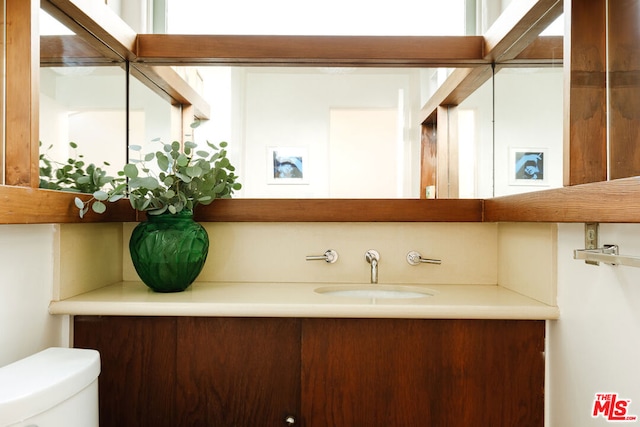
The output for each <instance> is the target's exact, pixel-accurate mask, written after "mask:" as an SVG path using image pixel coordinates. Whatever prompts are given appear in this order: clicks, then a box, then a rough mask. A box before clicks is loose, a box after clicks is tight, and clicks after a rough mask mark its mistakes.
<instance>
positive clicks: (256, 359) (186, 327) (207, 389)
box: [176, 317, 300, 427]
mask: <svg viewBox="0 0 640 427" xmlns="http://www.w3.org/2000/svg"><path fill="white" fill-rule="evenodd" d="M176 357H177V377H178V388H177V396H176V397H177V399H176V402H177V405H178V407H179V408H180V417H179V419H178V420H177V421H178V422H177V423H176V426H207V427H209V426H246V427H254V426H280V425H282V426H284V425H286V423H285V418H286V417H287V416H294V417H295V418H299V415H298V414H299V413H300V320H299V319H293V318H287V319H272V318H267V319H264V318H207V317H201V318H193V317H187V318H180V319H179V320H178V351H177V355H176ZM296 425H298V424H296Z"/></svg>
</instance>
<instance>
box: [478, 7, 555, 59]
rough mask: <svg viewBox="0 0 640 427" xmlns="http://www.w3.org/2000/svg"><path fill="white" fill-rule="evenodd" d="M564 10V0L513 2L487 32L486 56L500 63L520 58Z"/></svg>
mask: <svg viewBox="0 0 640 427" xmlns="http://www.w3.org/2000/svg"><path fill="white" fill-rule="evenodd" d="M562 11H563V0H520V1H515V2H511V3H510V4H509V6H507V8H506V9H505V11H504V12H503V13H502V14H500V16H499V17H498V19H497V20H496V22H494V24H493V25H492V26H491V28H489V29H488V30H487V32H486V33H485V34H484V39H485V56H484V59H486V60H488V61H490V62H494V63H500V62H503V61H508V60H511V59H514V58H516V57H517V56H518V55H519V54H520V53H521V52H522V51H523V50H524V49H525V48H526V47H527V46H529V45H530V44H531V43H532V42H533V41H534V40H535V39H536V37H538V36H539V35H540V33H541V32H542V31H544V29H545V28H547V27H548V26H549V25H550V24H551V23H552V22H553V21H555V20H556V19H557V18H558V17H559V16H560V15H562Z"/></svg>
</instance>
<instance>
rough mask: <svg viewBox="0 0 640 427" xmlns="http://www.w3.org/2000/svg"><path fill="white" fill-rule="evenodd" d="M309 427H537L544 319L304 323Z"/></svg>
mask: <svg viewBox="0 0 640 427" xmlns="http://www.w3.org/2000/svg"><path fill="white" fill-rule="evenodd" d="M303 337H304V339H303V345H302V411H303V413H304V414H305V425H306V426H307V427H309V426H319V427H326V426H366V427H375V426H381V427H382V426H385V427H387V426H419V425H424V426H448V427H455V426H461V427H468V426H492V427H499V426H525V425H526V426H530V427H531V426H543V419H544V394H543V393H544V358H543V351H544V322H542V321H500V320H490V321H489V320H487V321H485V320H410V319H306V320H305V322H304V324H303Z"/></svg>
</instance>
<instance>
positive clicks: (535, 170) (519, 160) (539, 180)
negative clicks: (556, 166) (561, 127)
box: [509, 147, 548, 186]
mask: <svg viewBox="0 0 640 427" xmlns="http://www.w3.org/2000/svg"><path fill="white" fill-rule="evenodd" d="M547 162H548V157H547V149H546V148H521V147H515V148H513V147H512V148H510V149H509V184H510V185H539V186H546V185H548V178H547V174H546V170H545V166H546V165H547Z"/></svg>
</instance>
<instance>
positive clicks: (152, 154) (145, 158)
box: [144, 153, 156, 162]
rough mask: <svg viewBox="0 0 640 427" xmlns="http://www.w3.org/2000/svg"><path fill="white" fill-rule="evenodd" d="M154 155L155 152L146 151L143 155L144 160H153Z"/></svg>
mask: <svg viewBox="0 0 640 427" xmlns="http://www.w3.org/2000/svg"><path fill="white" fill-rule="evenodd" d="M154 157H156V155H155V153H147V154H146V155H145V156H144V161H145V162H150V161H151V160H153V158H154Z"/></svg>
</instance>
